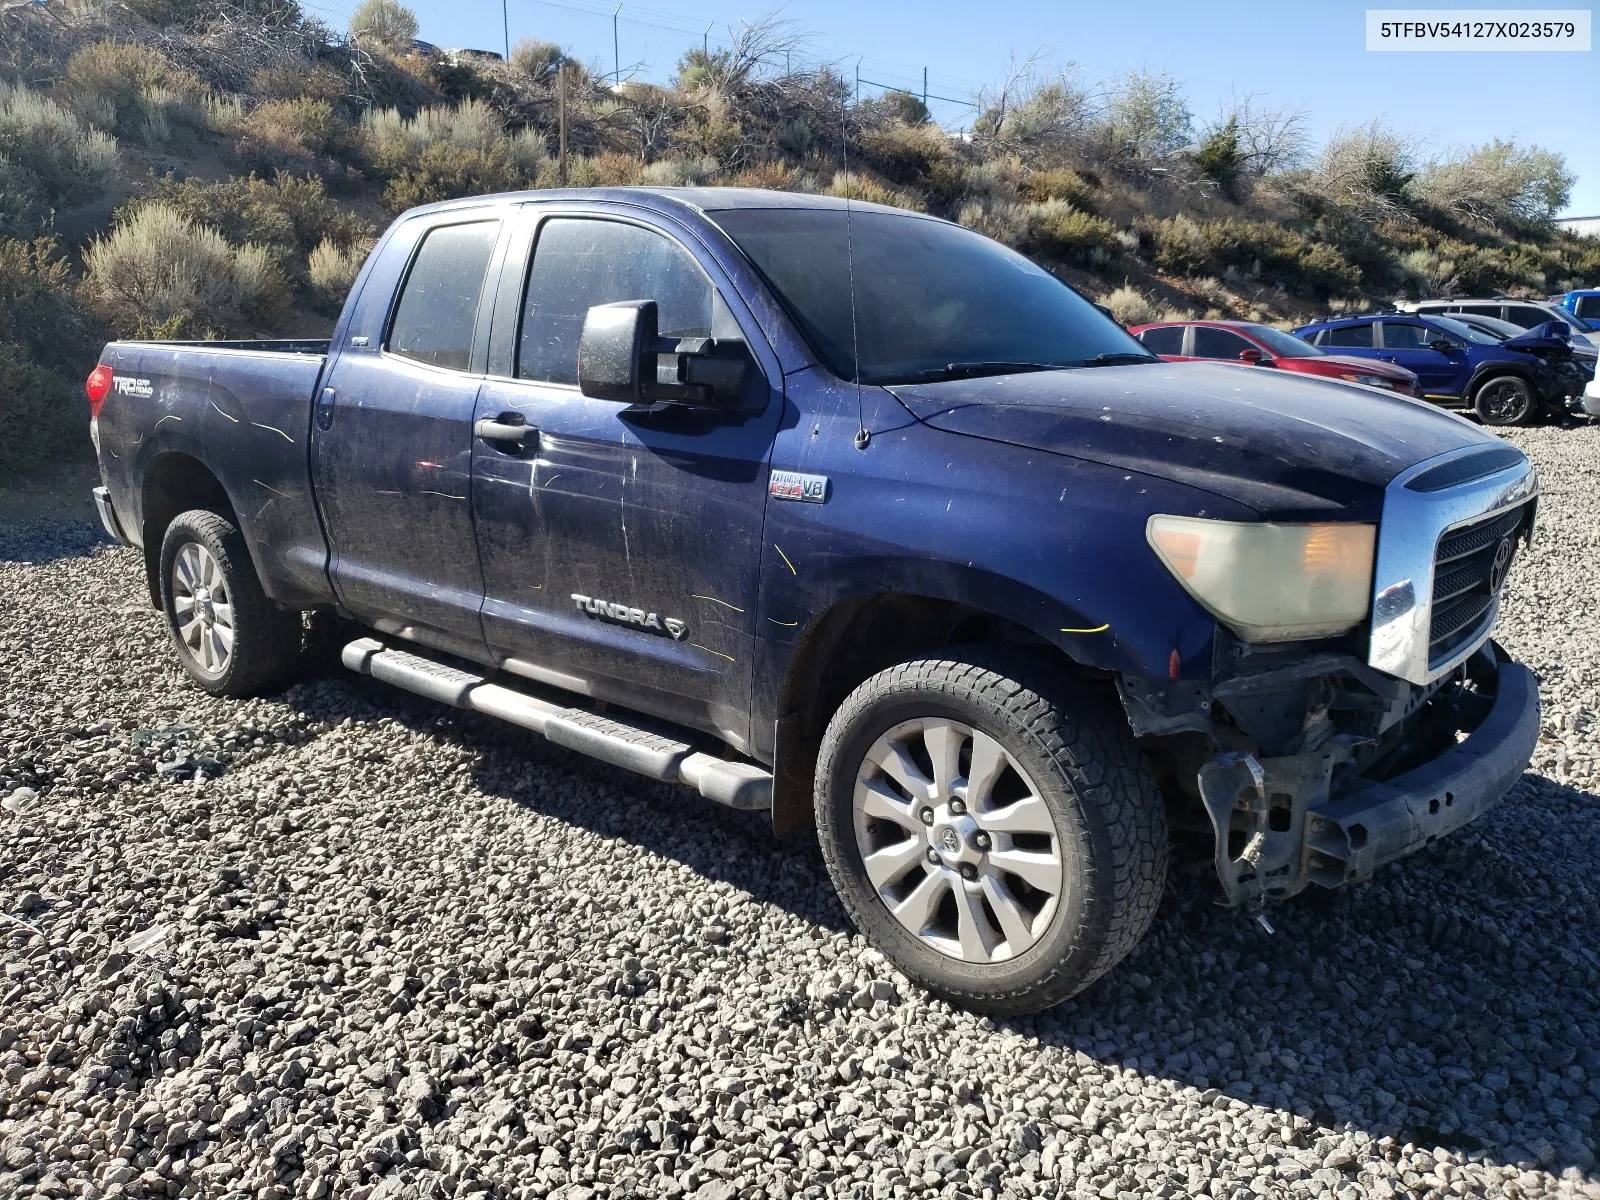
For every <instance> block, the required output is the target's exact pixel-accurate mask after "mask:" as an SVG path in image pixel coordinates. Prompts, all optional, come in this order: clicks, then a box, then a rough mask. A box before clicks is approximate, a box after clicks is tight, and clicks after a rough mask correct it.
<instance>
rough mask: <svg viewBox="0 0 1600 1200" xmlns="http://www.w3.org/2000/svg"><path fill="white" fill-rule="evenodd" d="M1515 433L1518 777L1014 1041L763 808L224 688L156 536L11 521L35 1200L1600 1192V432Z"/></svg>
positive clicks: (16, 900)
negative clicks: (1527, 468)
mask: <svg viewBox="0 0 1600 1200" xmlns="http://www.w3.org/2000/svg"><path fill="white" fill-rule="evenodd" d="M1516 440H1517V441H1518V442H1519V443H1521V444H1523V445H1525V446H1526V447H1528V448H1529V450H1530V451H1531V452H1532V453H1533V454H1534V456H1535V457H1536V459H1537V460H1538V461H1539V463H1540V464H1541V467H1542V470H1543V472H1544V482H1545V498H1544V500H1543V503H1542V510H1543V511H1542V514H1541V526H1542V529H1541V536H1540V541H1539V543H1538V545H1537V546H1536V548H1535V550H1534V551H1533V553H1532V554H1530V555H1528V556H1526V557H1525V558H1524V559H1523V560H1522V561H1521V562H1520V564H1519V566H1518V567H1517V569H1516V572H1515V574H1514V576H1513V585H1512V586H1513V592H1514V593H1515V595H1514V598H1513V600H1512V602H1511V604H1510V612H1509V614H1508V616H1507V618H1506V620H1505V621H1504V623H1503V625H1502V634H1501V636H1502V638H1503V640H1504V641H1505V642H1506V643H1507V644H1508V645H1509V646H1510V648H1511V649H1512V650H1513V651H1514V652H1515V653H1517V654H1519V655H1520V656H1522V657H1524V658H1525V659H1526V660H1527V661H1529V662H1530V663H1531V664H1532V665H1534V666H1535V667H1536V668H1537V669H1538V670H1539V671H1540V672H1541V674H1542V676H1543V678H1544V681H1545V705H1546V709H1545V737H1544V739H1543V741H1542V742H1541V744H1540V746H1539V750H1538V754H1537V757H1536V758H1535V760H1534V764H1533V770H1532V772H1530V773H1529V774H1528V775H1527V776H1525V777H1524V779H1523V780H1522V782H1521V783H1520V784H1518V786H1517V787H1516V788H1515V789H1514V791H1513V792H1512V794H1511V796H1510V797H1509V798H1508V799H1507V801H1506V802H1505V803H1504V804H1503V805H1502V806H1500V807H1499V808H1498V809H1497V810H1496V811H1495V812H1494V813H1492V814H1491V815H1490V816H1488V817H1486V818H1485V819H1483V820H1482V821H1480V822H1479V823H1478V824H1477V825H1475V826H1473V827H1472V828H1470V829H1469V830H1467V831H1465V832H1464V833H1463V834H1461V835H1458V836H1456V837H1454V838H1452V839H1449V840H1448V841H1447V842H1445V843H1442V844H1439V845H1437V846H1435V847H1434V848H1432V849H1430V850H1429V851H1427V852H1426V853H1422V854H1418V855H1416V856H1414V857H1412V858H1410V859H1409V860H1407V861H1405V862H1404V863H1402V864H1398V865H1396V866H1394V867H1391V868H1388V869H1386V870H1384V871H1383V872H1381V873H1380V876H1379V878H1378V879H1376V880H1375V881H1373V882H1372V883H1371V884H1369V885H1366V886H1364V887H1361V888H1359V889H1355V890H1351V891H1347V892H1344V893H1321V894H1307V895H1305V896H1302V897H1301V898H1299V899H1298V900H1297V901H1295V902H1293V903H1291V904H1289V905H1286V906H1281V907H1279V908H1277V909H1275V910H1274V912H1273V919H1274V921H1275V923H1276V925H1277V933H1276V934H1275V935H1273V936H1268V935H1267V934H1266V933H1265V932H1264V931H1263V930H1261V929H1260V928H1259V927H1257V926H1255V925H1253V924H1252V923H1251V922H1250V921H1249V920H1247V919H1246V918H1245V917H1244V916H1242V915H1240V914H1238V913H1236V912H1230V911H1226V910H1222V909H1219V908H1216V907H1215V906H1214V905H1213V904H1212V898H1213V896H1214V894H1215V885H1214V883H1207V882H1206V881H1205V880H1204V879H1200V878H1184V879H1180V880H1178V881H1176V882H1175V884H1174V886H1173V887H1172V888H1171V889H1170V891H1169V894H1168V895H1167V897H1166V899H1165V901H1164V903H1163V906H1162V909H1161V912H1160V915H1159V917H1158V920H1157V924H1156V927H1155V929H1154V930H1153V931H1152V934H1151V936H1150V937H1149V938H1148V940H1147V941H1146V942H1145V943H1144V945H1143V946H1142V947H1141V948H1140V950H1139V951H1138V952H1137V953H1136V955H1135V956H1134V957H1133V958H1132V959H1131V960H1130V961H1129V962H1127V963H1126V964H1125V965H1124V966H1123V967H1122V968H1120V969H1119V970H1117V971H1115V972H1113V973H1112V975H1111V976H1109V977H1108V978H1107V979H1106V980H1103V981H1102V982H1101V983H1099V984H1097V985H1096V986H1095V987H1094V988H1093V989H1091V990H1090V991H1089V992H1087V993H1085V994H1084V995H1082V996H1080V997H1078V998H1077V999H1076V1000H1075V1001H1073V1002H1070V1003H1068V1004H1065V1005H1063V1006H1061V1007H1060V1008H1058V1009H1056V1010H1053V1011H1052V1012H1051V1013H1049V1014H1047V1015H1044V1016H1041V1017H1038V1018H1034V1019H1029V1020H1023V1021H1017V1022H1010V1023H1001V1024H998V1025H997V1024H995V1023H994V1022H992V1021H989V1020H985V1019H980V1018H978V1017H974V1016H972V1015H970V1014H967V1013H964V1012H960V1011H956V1010H953V1009H951V1008H949V1007H948V1006H946V1005H944V1004H942V1003H939V1002H936V1001H931V1000H929V999H928V998H927V997H926V996H925V995H923V994H920V993H918V992H917V991H916V990H915V989H913V988H911V987H910V986H909V985H907V984H906V982H905V981H904V980H903V979H900V978H898V977H897V975H896V973H895V972H894V971H893V969H892V968H891V967H889V965H888V964H887V963H886V962H884V960H883V959H882V958H881V957H880V956H878V955H877V954H876V953H874V952H873V951H872V950H870V949H868V948H867V946H866V945H865V944H864V943H863V942H862V941H861V939H859V938H858V937H856V936H855V935H854V934H853V933H852V932H851V931H850V930H849V928H848V927H847V925H846V924H845V921H844V919H843V916H842V913H841V911H840V909H839V907H838V905H837V904H836V902H835V900H834V899H833V896H832V894H831V892H830V890H829V887H828V883H827V877H826V873H825V871H824V870H823V868H822V865H821V862H820V859H819V857H818V854H817V852H816V850H815V847H814V845H812V844H809V843H808V842H807V841H805V840H804V839H797V840H795V841H793V842H791V843H782V842H779V841H777V840H775V839H774V838H773V837H772V836H771V834H770V833H769V832H768V831H767V830H766V828H765V827H764V822H763V819H762V818H761V817H759V816H747V815H742V814H736V813H731V812H725V811H722V810H719V809H717V808H715V807H714V806H711V805H708V804H705V803H704V802H701V801H698V800H697V799H695V798H693V797H692V796H690V795H689V794H688V793H687V792H683V791H680V790H677V789H672V788H667V787H664V786H660V785H656V784H653V783H649V782H646V781H642V780H640V779H639V778H637V777H635V776H631V775H626V774H623V773H620V772H616V771H612V770H610V769H608V768H605V767H603V766H600V765H597V764H594V763H592V762H589V761H587V760H584V759H581V758H578V757H576V756H572V755H569V754H567V753H565V752H562V751H559V750H557V749H555V748H552V747H550V746H549V745H547V744H546V743H544V742H542V741H541V740H540V739H538V738H536V737H533V736H531V735H529V736H524V735H523V734H522V733H520V731H517V730H514V729H511V728H509V727H507V726H503V725H499V724H496V723H494V722H491V721H489V720H487V719H481V718H478V717H475V716H472V715H466V714H461V713H457V712H454V711H450V710H447V709H444V708H442V707H439V706H434V705H429V704H427V703H425V702H423V701H413V700H412V699H410V698H408V697H406V696H405V695H404V694H402V693H400V692H390V691H385V690H382V688H381V686H380V685H375V684H372V683H371V682H370V681H367V680H359V679H357V678H356V677H354V676H351V675H349V674H348V673H341V672H339V671H338V670H337V669H336V668H329V669H328V670H326V671H324V672H323V673H322V674H321V675H314V676H312V677H310V678H308V679H307V680H306V681H305V682H303V683H301V684H299V685H297V686H295V687H293V688H291V689H290V690H289V691H287V692H285V693H284V694H282V695H280V696H276V697H273V698H271V699H268V700H260V701H255V702H251V703H227V702H218V701H213V700H210V699H208V698H205V697H203V696H202V695H200V694H199V693H198V692H196V691H194V690H193V689H192V688H190V687H188V686H186V685H185V684H184V682H183V679H182V677H181V676H180V674H179V671H178V668H177V666H176V664H175V660H174V658H173V655H172V653H171V652H170V651H169V649H168V648H167V646H166V644H165V641H164V638H163V636H162V633H161V631H160V628H159V626H158V621H157V617H156V616H155V615H154V614H153V613H152V612H151V611H150V610H149V608H148V607H147V606H146V604H145V603H144V602H143V600H142V589H143V582H142V574H141V571H140V567H139V561H138V559H137V557H136V556H135V555H134V554H133V553H132V552H130V551H127V550H122V549H115V548H111V547H109V546H107V545H105V544H104V543H103V539H101V538H99V537H97V536H96V535H95V533H94V531H93V529H92V528H89V527H85V526H83V525H81V524H79V525H73V524H70V523H62V522H61V521H59V520H50V519H44V520H40V519H35V520H34V521H33V522H32V523H31V524H29V525H28V526H26V527H22V526H15V525H13V526H9V527H3V528H0V609H3V611H4V613H5V616H4V618H3V620H0V689H3V695H4V704H3V707H0V797H3V799H0V910H3V911H4V912H5V913H6V914H9V915H8V916H7V917H4V918H0V924H5V925H7V926H8V928H6V929H0V937H3V938H4V944H3V955H0V961H3V963H4V974H3V978H0V1196H5V1197H11V1196H30V1195H32V1196H47V1197H56V1196H65V1195H80V1196H85V1197H94V1196H99V1195H119V1194H120V1195H128V1196H162V1195H167V1196H185V1197H187V1196H206V1197H228V1198H230V1200H245V1198H246V1197H257V1198H258V1200H288V1198H289V1197H291V1196H293V1197H305V1198H307V1200H322V1198H324V1197H330V1196H331V1197H342V1198H348V1200H379V1198H383V1200H390V1198H394V1197H402V1196H406V1197H410V1196H417V1197H433V1196H449V1195H455V1196H468V1195H473V1194H475V1193H482V1194H484V1195H485V1197H486V1200H487V1197H488V1196H493V1197H502V1196H503V1197H543V1196H547V1195H550V1196H561V1197H565V1198H567V1200H587V1198H588V1197H591V1196H627V1195H645V1196H679V1195H683V1194H686V1193H687V1194H692V1195H694V1196H699V1197H714V1198H716V1200H728V1198H730V1197H733V1196H736V1195H738V1196H757V1195H763V1194H764V1195H769V1196H773V1197H786V1196H793V1195H796V1194H799V1195H803V1196H807V1197H817V1196H872V1197H874V1198H886V1197H896V1198H900V1197H905V1196H909V1195H917V1194H927V1195H935V1194H937V1195H942V1196H963V1195H964V1196H973V1197H982V1198H988V1200H995V1198H997V1197H1004V1196H1007V1195H1009V1196H1012V1197H1016V1198H1018V1200H1020V1198H1022V1197H1028V1196H1054V1195H1063V1194H1077V1195H1082V1196H1098V1197H1107V1198H1113V1197H1122V1196H1130V1195H1132V1196H1149V1195H1156V1196H1175V1195H1196V1194H1209V1195H1211V1196H1215V1197H1247V1196H1250V1195H1252V1194H1259V1195H1289V1196H1328V1195H1333V1196H1338V1197H1343V1198H1348V1197H1354V1196H1377V1197H1388V1196H1391V1195H1394V1194H1396V1193H1399V1192H1405V1193H1409V1194H1413V1195H1422V1194H1428V1195H1446V1194H1459V1195H1467V1194H1484V1193H1487V1194H1492V1195H1521V1196H1534V1195H1542V1194H1562V1195H1573V1194H1578V1195H1587V1196H1592V1197H1600V1174H1597V1172H1596V1165H1595V1148H1596V1139H1597V1135H1600V1120H1597V1117H1596V1113H1597V1110H1600V995H1597V993H1600V953H1597V951H1600V929H1597V914H1600V882H1597V872H1596V863H1597V862H1600V806H1597V797H1596V789H1597V788H1600V781H1597V779H1596V755H1597V742H1596V738H1595V729H1594V722H1595V714H1596V711H1597V707H1600V699H1597V695H1596V690H1597V679H1600V634H1597V632H1596V630H1595V627H1594V623H1593V619H1594V618H1593V615H1594V613H1595V611H1596V601H1597V598H1600V597H1597V584H1596V578H1597V571H1600V519H1597V517H1596V513H1595V504H1596V488H1595V482H1596V475H1597V467H1596V464H1597V463H1600V427H1594V426H1590V427H1586V428H1582V429H1579V430H1571V431H1564V430H1535V431H1529V432H1526V433H1520V434H1518V435H1517V438H1516ZM174 726H179V727H183V726H187V727H190V730H189V731H188V732H187V733H186V732H185V731H183V730H181V729H180V730H177V731H176V732H174V731H173V729H172V727H174ZM151 730H154V731H158V732H157V735H156V736H155V737H153V738H152V737H150V736H149V735H148V734H146V733H142V732H141V731H151ZM161 731H165V732H161ZM173 761H176V762H178V763H179V764H181V767H180V768H176V769H175V768H170V767H169V768H168V770H167V771H166V772H165V773H163V771H162V764H164V763H170V762H173Z"/></svg>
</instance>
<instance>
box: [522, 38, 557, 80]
mask: <svg viewBox="0 0 1600 1200" xmlns="http://www.w3.org/2000/svg"><path fill="white" fill-rule="evenodd" d="M565 57H566V55H565V54H564V53H563V51H562V49H561V47H560V46H558V45H556V44H555V43H554V42H541V41H540V40H539V39H538V38H523V39H522V40H521V41H520V42H518V43H517V44H516V45H515V46H513V47H511V69H512V70H513V71H515V72H516V73H517V74H519V75H521V76H523V77H524V78H526V79H527V80H529V81H530V82H532V83H536V84H542V83H547V82H549V80H550V78H551V76H553V75H554V74H555V72H556V68H557V67H558V66H560V65H561V60H562V59H563V58H565Z"/></svg>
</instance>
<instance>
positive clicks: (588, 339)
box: [578, 300, 657, 404]
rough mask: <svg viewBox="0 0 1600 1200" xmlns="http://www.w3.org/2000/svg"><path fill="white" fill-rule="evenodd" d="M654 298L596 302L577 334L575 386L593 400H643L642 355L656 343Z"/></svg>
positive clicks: (635, 402) (628, 401)
mask: <svg viewBox="0 0 1600 1200" xmlns="http://www.w3.org/2000/svg"><path fill="white" fill-rule="evenodd" d="M656 322H657V310H656V302H655V301H654V300H621V301H618V302H617V303H615V304H596V305H595V306H594V307H593V308H591V309H590V310H589V311H588V312H587V313H585V314H584V318H583V333H582V334H581V335H580V336H579V338H578V390H579V391H580V392H582V393H583V394H584V395H585V396H593V397H594V398H595V399H596V400H615V401H617V402H619V403H621V404H641V403H643V402H644V370H643V368H644V356H645V350H646V348H647V347H648V348H654V346H655V344H656Z"/></svg>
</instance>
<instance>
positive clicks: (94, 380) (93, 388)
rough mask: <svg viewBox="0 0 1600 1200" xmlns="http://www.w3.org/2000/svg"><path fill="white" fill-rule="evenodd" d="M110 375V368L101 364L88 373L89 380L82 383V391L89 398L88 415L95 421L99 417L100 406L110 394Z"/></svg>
mask: <svg viewBox="0 0 1600 1200" xmlns="http://www.w3.org/2000/svg"><path fill="white" fill-rule="evenodd" d="M111 374H112V372H111V368H110V367H108V366H106V365H105V364H104V363H102V364H101V365H100V366H98V367H96V368H95V369H94V370H92V371H90V372H89V378H88V379H87V380H86V381H85V382H84V385H83V391H84V394H85V395H86V396H88V397H89V415H90V416H91V417H94V418H96V419H98V418H99V416H100V406H101V405H102V404H104V403H105V402H106V397H107V396H109V395H110V394H111Z"/></svg>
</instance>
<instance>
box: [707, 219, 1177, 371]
mask: <svg viewBox="0 0 1600 1200" xmlns="http://www.w3.org/2000/svg"><path fill="white" fill-rule="evenodd" d="M711 215H712V218H713V219H714V220H715V221H716V222H717V224H718V225H720V226H721V227H722V228H723V229H724V230H725V231H726V232H727V234H728V236H729V237H731V238H732V239H733V240H734V242H735V243H736V244H737V245H738V247H739V249H741V250H743V251H744V253H745V255H746V256H747V257H748V258H749V259H750V261H751V262H753V263H754V264H755V265H756V267H757V269H758V270H760V272H761V273H762V275H764V276H765V277H766V280H767V283H768V284H769V285H770V286H771V287H772V289H773V291H774V292H776V293H777V295H778V298H779V300H780V301H781V302H782V303H783V305H784V307H785V308H786V309H788V311H789V314H790V316H791V317H793V318H794V320H795V322H796V323H797V324H798V325H799V326H800V328H801V329H802V331H803V332H804V333H805V336H806V339H807V340H808V341H809V342H810V343H811V346H812V348H813V349H814V350H815V351H816V352H817V354H818V355H819V356H820V357H821V358H822V360H823V361H824V362H825V363H827V364H828V367H829V369H831V370H832V371H833V373H834V374H835V375H838V376H839V377H840V378H842V379H853V378H855V377H856V369H855V357H856V356H855V355H854V354H853V353H852V351H853V349H854V348H855V347H856V346H857V345H859V349H860V379H861V381H862V382H863V383H879V384H884V383H908V382H912V381H915V380H918V379H936V378H951V377H955V376H958V375H966V376H971V375H979V374H998V373H1001V372H1004V371H1015V370H1032V369H1039V368H1043V367H1050V366H1097V365H1102V364H1103V363H1105V362H1108V361H1116V362H1159V361H1160V359H1158V358H1156V357H1154V356H1153V355H1152V354H1151V353H1150V352H1149V351H1148V350H1146V349H1145V348H1144V347H1143V346H1141V345H1140V344H1139V343H1138V342H1137V341H1135V340H1134V338H1133V337H1132V336H1131V335H1130V334H1129V333H1128V332H1127V331H1126V330H1124V329H1123V328H1122V327H1121V326H1120V325H1118V324H1117V323H1116V322H1115V321H1113V320H1111V319H1110V318H1109V317H1107V316H1105V315H1104V314H1103V313H1101V312H1099V311H1098V310H1097V309H1096V308H1095V307H1094V306H1093V305H1092V304H1090V303H1089V301H1087V300H1085V299H1084V298H1083V297H1082V296H1080V295H1078V293H1077V292H1075V291H1073V290H1072V289H1071V288H1069V287H1067V286H1066V285H1065V284H1064V283H1062V282H1061V281H1060V280H1058V279H1056V278H1055V277H1054V276H1053V275H1051V274H1050V273H1049V272H1048V271H1045V270H1043V269H1042V268H1040V267H1038V266H1035V265H1034V264H1033V263H1032V262H1030V261H1029V260H1028V259H1026V258H1024V257H1023V256H1022V255H1020V254H1017V253H1015V252H1013V251H1011V250H1008V249H1006V248H1005V247H1004V246H1002V245H1000V244H999V243H998V242H993V241H990V240H989V239H988V238H986V237H982V236H980V235H978V234H976V233H973V232H972V231H971V230H968V229H963V228H961V227H960V226H958V225H950V224H947V223H945V222H943V221H932V220H928V219H926V218H923V217H913V216H899V215H897V214H894V213H882V212H872V211H870V210H869V211H861V210H857V211H855V212H853V213H850V214H849V226H848V229H847V227H846V213H845V211H844V209H842V208H826V209H815V208H761V209H725V210H722V211H720V212H715V213H712V214H711ZM852 260H853V267H854V270H853V274H854V280H855V301H856V302H855V313H854V321H853V322H852V319H851V316H852V314H851V304H850V294H851V276H852ZM852 326H853V327H852Z"/></svg>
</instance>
